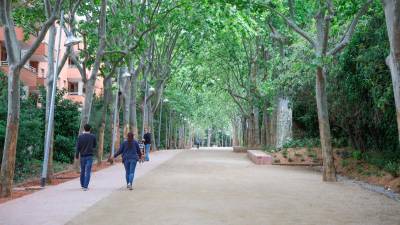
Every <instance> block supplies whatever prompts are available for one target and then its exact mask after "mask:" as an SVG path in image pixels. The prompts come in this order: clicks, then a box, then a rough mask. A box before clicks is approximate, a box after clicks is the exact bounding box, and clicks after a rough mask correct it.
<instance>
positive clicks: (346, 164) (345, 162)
mask: <svg viewBox="0 0 400 225" xmlns="http://www.w3.org/2000/svg"><path fill="white" fill-rule="evenodd" d="M341 164H342V167H347V166H348V165H349V161H348V160H347V159H343V160H342V162H341Z"/></svg>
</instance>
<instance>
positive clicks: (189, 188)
mask: <svg viewBox="0 0 400 225" xmlns="http://www.w3.org/2000/svg"><path fill="white" fill-rule="evenodd" d="M68 224H69V225H83V224H84V225H91V224H93V225H103V224H104V225H110V224H113V225H119V224H135V225H141V224H143V225H149V224H154V225H162V224H174V225H175V224H176V225H197V224H198V225H208V224H212V225H214V224H229V225H236V224H237V225H258V224H259V225H289V224H290V225H399V224H400V204H399V203H398V202H396V201H394V200H391V199H389V198H387V197H385V196H383V195H380V194H377V193H374V192H370V191H367V190H364V189H362V188H361V187H359V186H358V185H354V184H348V183H342V182H337V183H323V182H322V181H321V174H320V173H318V172H315V171H311V170H307V169H305V168H293V167H280V166H258V165H254V164H253V163H251V162H250V161H249V160H248V159H247V158H246V156H245V154H237V153H233V152H229V151H202V150H200V151H197V150H194V151H185V152H183V153H181V154H179V155H177V156H176V157H174V158H173V159H172V160H170V161H169V162H168V163H164V164H162V165H161V166H160V167H158V168H157V169H155V170H153V171H152V172H151V173H149V174H148V175H146V176H144V177H142V178H140V179H138V180H137V182H136V184H135V188H134V190H133V191H131V192H130V191H127V190H119V191H116V192H114V193H112V194H111V195H110V196H108V197H107V198H105V199H103V200H102V201H100V202H98V203H97V204H95V205H94V206H93V207H91V208H90V209H89V210H87V211H85V212H83V213H81V214H80V215H79V216H77V217H76V218H74V219H73V220H72V221H70V222H69V223H68Z"/></svg>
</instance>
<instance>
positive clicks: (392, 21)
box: [382, 0, 400, 142]
mask: <svg viewBox="0 0 400 225" xmlns="http://www.w3.org/2000/svg"><path fill="white" fill-rule="evenodd" d="M382 4H383V8H384V11H385V17H386V27H387V32H388V37H389V43H390V53H389V55H388V57H387V58H386V64H387V65H388V67H389V68H390V73H391V76H392V83H393V92H394V99H395V103H396V112H397V129H398V135H399V142H400V1H399V0H382Z"/></svg>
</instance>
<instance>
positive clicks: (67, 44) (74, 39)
mask: <svg viewBox="0 0 400 225" xmlns="http://www.w3.org/2000/svg"><path fill="white" fill-rule="evenodd" d="M80 42H81V40H80V39H79V38H77V37H75V36H74V35H72V34H71V35H69V36H67V40H66V41H65V43H64V46H65V47H70V46H73V45H77V44H79V43H80Z"/></svg>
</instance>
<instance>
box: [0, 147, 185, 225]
mask: <svg viewBox="0 0 400 225" xmlns="http://www.w3.org/2000/svg"><path fill="white" fill-rule="evenodd" d="M180 152H181V151H179V150H168V151H158V152H154V153H152V154H151V155H150V160H151V161H150V162H147V163H144V164H138V165H137V167H136V174H135V179H136V178H139V177H141V176H143V175H145V174H146V173H148V172H149V171H151V170H153V169H154V168H156V167H157V166H159V165H161V164H162V163H164V162H166V161H167V160H169V159H171V158H173V157H174V156H175V155H177V154H178V153H180ZM125 186H126V183H125V170H124V168H123V165H122V164H121V163H118V164H116V165H115V166H111V167H109V168H106V169H103V170H101V171H98V172H95V173H93V174H92V177H91V181H90V185H89V191H87V192H84V191H82V189H81V188H80V184H79V178H78V179H74V180H71V181H68V182H65V183H62V184H59V185H56V186H49V187H47V188H46V189H45V190H42V191H38V192H35V193H33V194H30V195H27V196H24V197H21V198H18V199H15V200H12V201H9V202H6V203H4V204H0V224H1V225H25V224H26V225H28V224H29V225H62V224H65V223H67V222H68V221H69V220H71V219H72V218H74V217H75V216H77V215H78V214H79V213H81V212H83V211H85V210H87V209H89V207H91V206H93V205H94V204H96V203H97V202H98V201H100V200H102V199H103V198H106V197H107V196H109V195H110V194H111V193H113V192H114V191H117V190H118V189H121V188H125Z"/></svg>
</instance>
